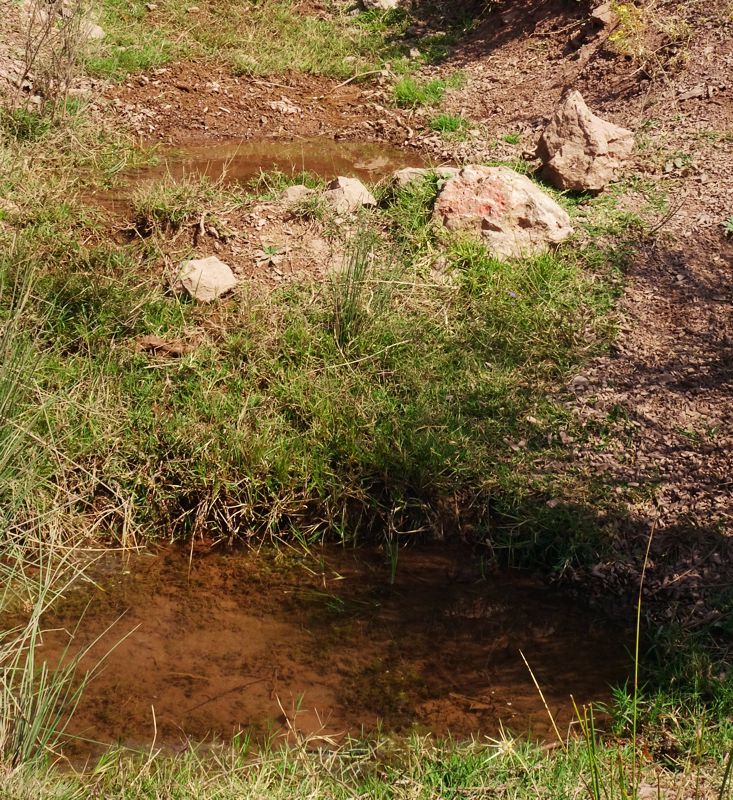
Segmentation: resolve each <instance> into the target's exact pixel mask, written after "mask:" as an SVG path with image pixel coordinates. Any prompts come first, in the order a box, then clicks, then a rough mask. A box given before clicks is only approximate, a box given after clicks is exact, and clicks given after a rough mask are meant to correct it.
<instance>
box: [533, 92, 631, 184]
mask: <svg viewBox="0 0 733 800" xmlns="http://www.w3.org/2000/svg"><path fill="white" fill-rule="evenodd" d="M633 148H634V134H633V133H632V132H631V131H629V130H626V128H620V127H619V126H618V125H614V124H613V123H612V122H607V121H606V120H603V119H601V118H600V117H597V116H596V115H595V114H594V113H593V112H592V111H591V110H590V109H589V108H588V106H587V105H586V104H585V100H583V96H582V95H581V94H580V92H576V91H573V92H570V93H569V94H568V95H567V97H566V98H565V99H564V100H563V102H562V104H561V105H560V107H559V108H558V109H557V111H556V112H555V115H554V116H553V118H552V120H551V121H550V124H549V125H548V126H547V128H546V129H545V132H544V133H543V134H542V136H541V138H540V141H539V143H538V145H537V156H538V157H539V159H540V160H541V161H542V177H543V178H545V180H547V181H549V182H550V183H551V184H552V185H553V186H557V188H558V189H572V190H574V191H592V192H599V191H601V189H603V188H604V187H605V186H606V185H607V184H608V183H610V181H612V180H614V178H616V176H617V175H618V173H619V171H620V169H621V167H622V166H623V163H624V161H626V159H627V158H628V157H629V156H630V155H631V151H632V150H633Z"/></svg>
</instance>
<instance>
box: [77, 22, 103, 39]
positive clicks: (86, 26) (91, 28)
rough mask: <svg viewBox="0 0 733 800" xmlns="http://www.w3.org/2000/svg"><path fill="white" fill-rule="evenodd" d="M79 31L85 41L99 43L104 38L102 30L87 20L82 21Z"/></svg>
mask: <svg viewBox="0 0 733 800" xmlns="http://www.w3.org/2000/svg"><path fill="white" fill-rule="evenodd" d="M79 31H80V33H81V35H82V36H83V37H84V39H86V40H87V41H94V42H99V41H101V40H102V39H104V37H105V36H106V34H105V32H104V29H103V28H101V27H100V26H99V25H97V23H96V22H92V21H91V20H89V19H85V20H83V21H82V23H81V27H80V28H79Z"/></svg>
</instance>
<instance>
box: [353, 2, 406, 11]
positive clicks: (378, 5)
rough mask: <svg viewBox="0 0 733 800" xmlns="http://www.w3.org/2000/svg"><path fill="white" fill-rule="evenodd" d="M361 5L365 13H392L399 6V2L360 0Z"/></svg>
mask: <svg viewBox="0 0 733 800" xmlns="http://www.w3.org/2000/svg"><path fill="white" fill-rule="evenodd" d="M361 3H362V5H363V6H364V8H365V9H366V10H367V11H372V10H377V11H392V10H393V9H395V8H399V6H400V0H361Z"/></svg>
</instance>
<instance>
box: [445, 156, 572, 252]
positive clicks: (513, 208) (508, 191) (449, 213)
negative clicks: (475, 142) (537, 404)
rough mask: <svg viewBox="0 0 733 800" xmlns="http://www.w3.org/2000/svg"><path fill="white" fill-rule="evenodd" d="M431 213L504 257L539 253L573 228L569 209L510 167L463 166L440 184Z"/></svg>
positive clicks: (557, 242) (565, 237)
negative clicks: (445, 181) (562, 206)
mask: <svg viewBox="0 0 733 800" xmlns="http://www.w3.org/2000/svg"><path fill="white" fill-rule="evenodd" d="M433 214H434V219H435V221H436V222H439V223H442V224H443V225H444V226H445V227H446V228H448V229H449V230H452V231H466V232H469V233H473V234H475V235H476V237H477V238H480V239H481V240H482V241H483V242H484V243H485V244H486V246H487V247H488V248H489V249H490V250H491V252H492V253H493V254H494V255H495V256H496V257H497V258H500V259H507V258H521V257H523V256H532V255H537V254H539V253H542V252H545V251H546V250H547V249H548V248H550V247H552V246H554V245H556V244H559V243H560V242H562V241H564V240H565V239H567V238H568V237H569V236H571V235H572V233H573V228H572V226H571V224H570V217H569V216H568V215H567V213H566V212H565V211H564V210H563V209H562V208H560V206H559V205H558V204H557V203H556V202H555V201H554V200H553V199H552V198H551V197H549V196H548V195H547V194H545V192H543V191H542V190H541V189H540V188H539V187H537V186H535V184H534V183H532V181H531V180H529V178H527V177H526V176H524V175H520V174H519V173H517V172H514V170H511V169H509V168H508V167H482V166H467V167H464V168H463V169H462V170H461V171H460V172H459V173H458V175H456V176H455V177H453V178H451V179H450V180H449V181H448V182H447V183H446V184H445V186H444V187H443V189H442V190H441V192H440V194H439V195H438V198H437V200H436V201H435V210H434V212H433Z"/></svg>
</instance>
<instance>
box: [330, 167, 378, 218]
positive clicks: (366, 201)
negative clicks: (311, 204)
mask: <svg viewBox="0 0 733 800" xmlns="http://www.w3.org/2000/svg"><path fill="white" fill-rule="evenodd" d="M324 197H325V198H326V200H328V202H329V203H330V204H331V205H332V206H333V208H334V210H335V211H336V213H337V214H349V213H352V212H354V211H356V210H357V209H359V208H361V207H362V206H376V205H377V201H376V199H375V198H374V195H373V194H372V193H371V192H370V191H369V190H368V189H367V188H366V186H364V184H363V183H362V182H361V181H359V180H357V179H356V178H344V177H342V176H339V177H338V178H335V179H334V180H332V181H331V182H330V183H329V184H328V185H327V186H326V191H325V192H324Z"/></svg>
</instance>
